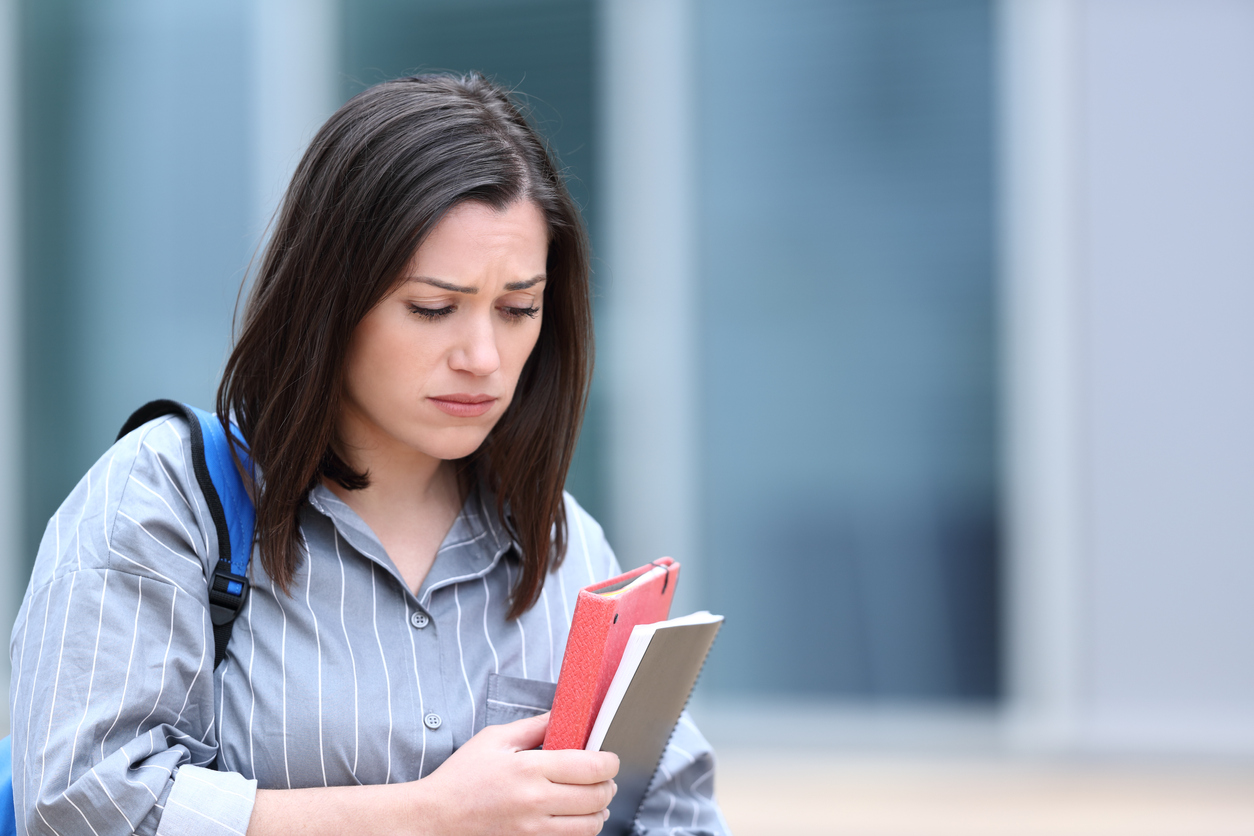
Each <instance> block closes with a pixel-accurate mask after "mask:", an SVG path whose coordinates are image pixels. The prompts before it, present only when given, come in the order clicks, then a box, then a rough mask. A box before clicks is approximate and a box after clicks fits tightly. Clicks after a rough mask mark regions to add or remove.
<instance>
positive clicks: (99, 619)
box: [65, 482, 109, 832]
mask: <svg viewBox="0 0 1254 836" xmlns="http://www.w3.org/2000/svg"><path fill="white" fill-rule="evenodd" d="M105 484H106V485H107V484H108V483H107V482H106V483H105ZM107 493H108V492H107V491H106V495H107ZM108 597H109V570H108V569H105V573H104V582H103V583H102V585H101V590H100V611H99V613H98V614H97V616H96V649H95V651H94V652H93V653H92V657H91V675H90V676H88V677H87V696H86V697H84V698H83V715H82V716H81V717H79V718H78V726H77V727H76V728H75V729H74V743H73V744H72V745H71V746H70V768H69V770H68V772H67V773H66V776H65V789H66V790H67V791H68V790H69V789H70V784H71V783H72V782H73V780H74V756H75V754H76V753H77V752H78V736H79V734H80V733H81V732H82V731H83V723H84V722H85V721H86V720H87V712H88V710H89V709H90V708H91V692H92V688H93V686H95V684H96V660H97V659H98V658H99V656H100V631H101V630H102V629H103V628H104V606H105V599H106V598H108ZM80 812H81V811H80ZM94 830H95V828H93V832H94Z"/></svg>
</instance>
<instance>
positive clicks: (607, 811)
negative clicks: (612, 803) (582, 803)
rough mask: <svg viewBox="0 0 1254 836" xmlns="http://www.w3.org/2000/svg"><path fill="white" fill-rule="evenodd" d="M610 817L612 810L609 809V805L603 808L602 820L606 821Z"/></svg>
mask: <svg viewBox="0 0 1254 836" xmlns="http://www.w3.org/2000/svg"><path fill="white" fill-rule="evenodd" d="M609 817H610V810H609V808H608V807H607V808H605V809H604V810H602V811H601V821H605V820H606V819H608V818H609Z"/></svg>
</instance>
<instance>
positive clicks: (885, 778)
mask: <svg viewBox="0 0 1254 836" xmlns="http://www.w3.org/2000/svg"><path fill="white" fill-rule="evenodd" d="M718 765H719V769H718V776H719V777H718V784H717V786H716V788H715V791H716V793H717V795H718V798H719V802H720V803H721V805H722V808H723V812H724V815H725V816H726V819H727V822H728V824H729V825H730V827H731V829H732V832H733V833H734V834H735V836H780V834H788V836H836V834H840V836H854V835H855V834H856V836H959V834H961V836H1055V834H1057V836H1063V834H1065V836H1090V834H1092V836H1097V834H1100V836H1125V834H1126V836H1230V835H1231V836H1254V763H1250V762H1249V761H1244V762H1185V761H1161V760H1160V761H1153V762H1149V761H1135V760H1124V761H1114V760H1105V761H1099V760H1088V761H1086V760H1074V759H1073V760H1066V759H1046V758H1035V759H1033V758H1026V757H1012V756H1006V755H996V754H982V755H962V756H953V755H948V756H946V755H910V754H904V753H900V752H897V753H891V754H883V753H879V754H877V753H871V754H861V755H858V754H851V755H824V754H822V753H816V752H814V751H803V750H796V751H787V750H784V751H762V750H757V749H736V748H732V749H727V748H722V749H720V750H719V758H718Z"/></svg>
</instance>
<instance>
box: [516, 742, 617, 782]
mask: <svg viewBox="0 0 1254 836" xmlns="http://www.w3.org/2000/svg"><path fill="white" fill-rule="evenodd" d="M525 754H527V755H534V756H535V757H536V760H537V761H539V763H540V774H542V775H543V776H544V777H545V778H548V779H549V780H550V781H552V782H553V783H555V784H599V783H601V782H602V781H609V780H611V779H612V778H613V777H614V776H615V775H617V774H618V755H616V754H614V753H613V752H585V751H583V750H582V749H554V750H552V751H547V750H546V751H543V752H527V753H525Z"/></svg>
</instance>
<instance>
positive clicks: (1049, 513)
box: [998, 0, 1084, 748]
mask: <svg viewBox="0 0 1254 836" xmlns="http://www.w3.org/2000/svg"><path fill="white" fill-rule="evenodd" d="M998 14H999V32H998V42H999V45H1000V50H1001V54H1000V64H1001V65H1000V67H999V75H1000V79H1001V89H1000V92H999V95H1000V99H1001V101H1000V105H1001V107H1000V112H1001V114H1002V117H1001V118H1002V123H1001V125H1000V131H1001V137H1000V140H1001V141H1000V147H1001V149H1002V157H1001V160H1000V168H1001V171H1000V174H1001V176H1000V182H1001V184H1002V185H1001V189H1002V191H1001V195H1000V199H1001V200H1000V202H1001V206H1002V212H1003V214H1002V230H1001V240H1002V242H1003V251H1002V262H1001V270H1000V273H1001V276H1002V286H1001V295H1002V305H1003V308H1002V322H1003V326H1004V327H1003V332H1002V349H1003V357H1004V363H1003V370H1004V377H1003V386H1002V391H1003V393H1004V395H1003V397H1004V400H1003V427H1004V428H1005V430H1004V436H1003V440H1004V445H1005V446H1004V453H1005V455H1004V456H1003V460H1004V461H1005V462H1006V467H1007V473H1006V475H1005V478H1004V480H1003V484H1004V485H1005V486H1006V488H1005V490H1006V496H1005V503H1004V507H1005V508H1006V513H1007V523H1008V524H1007V526H1006V530H1007V532H1008V536H1007V540H1006V552H1005V553H1006V555H1007V566H1006V569H1007V571H1006V589H1005V592H1006V594H1005V597H1004V600H1005V601H1006V606H1007V618H1006V619H1005V624H1006V625H1007V636H1006V639H1007V640H1006V641H1005V643H1004V645H1003V646H1004V647H1005V648H1006V654H1007V655H1006V659H1005V665H1004V668H1003V669H1004V670H1005V671H1006V672H1007V677H1008V681H1007V683H1006V685H1007V689H1006V692H1007V696H1008V698H1009V706H1010V709H1011V712H1010V714H1011V717H1012V718H1013V723H1012V728H1013V729H1014V730H1015V731H1016V732H1017V733H1018V734H1019V736H1020V738H1021V741H1022V742H1024V743H1027V744H1029V745H1032V746H1033V747H1041V746H1044V747H1047V748H1055V747H1066V746H1069V745H1070V743H1071V742H1072V739H1073V736H1074V734H1075V723H1076V708H1077V707H1076V699H1077V696H1078V693H1079V689H1080V688H1081V682H1080V672H1081V656H1080V651H1081V648H1080V637H1081V635H1082V625H1081V624H1080V621H1081V613H1082V610H1081V607H1080V603H1081V596H1082V578H1081V567H1082V560H1081V549H1082V543H1083V532H1082V527H1083V522H1084V521H1083V515H1082V512H1081V509H1082V508H1083V507H1084V505H1083V502H1084V496H1083V484H1082V474H1081V449H1080V445H1081V441H1080V439H1081V427H1080V414H1081V403H1080V393H1081V388H1082V380H1081V372H1080V352H1081V348H1082V343H1083V339H1084V335H1083V334H1082V333H1081V328H1080V322H1081V311H1080V309H1079V292H1078V286H1079V279H1080V277H1079V275H1078V273H1079V265H1080V258H1079V246H1080V229H1081V224H1082V217H1081V212H1080V203H1081V202H1080V200H1079V195H1078V192H1079V187H1080V153H1079V142H1078V131H1079V127H1080V126H1079V124H1078V113H1079V104H1080V103H1079V98H1080V97H1079V74H1080V72H1081V67H1080V43H1079V25H1078V19H1077V18H1078V8H1077V2H1076V0H1002V2H1001V3H1000V4H999V7H998Z"/></svg>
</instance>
